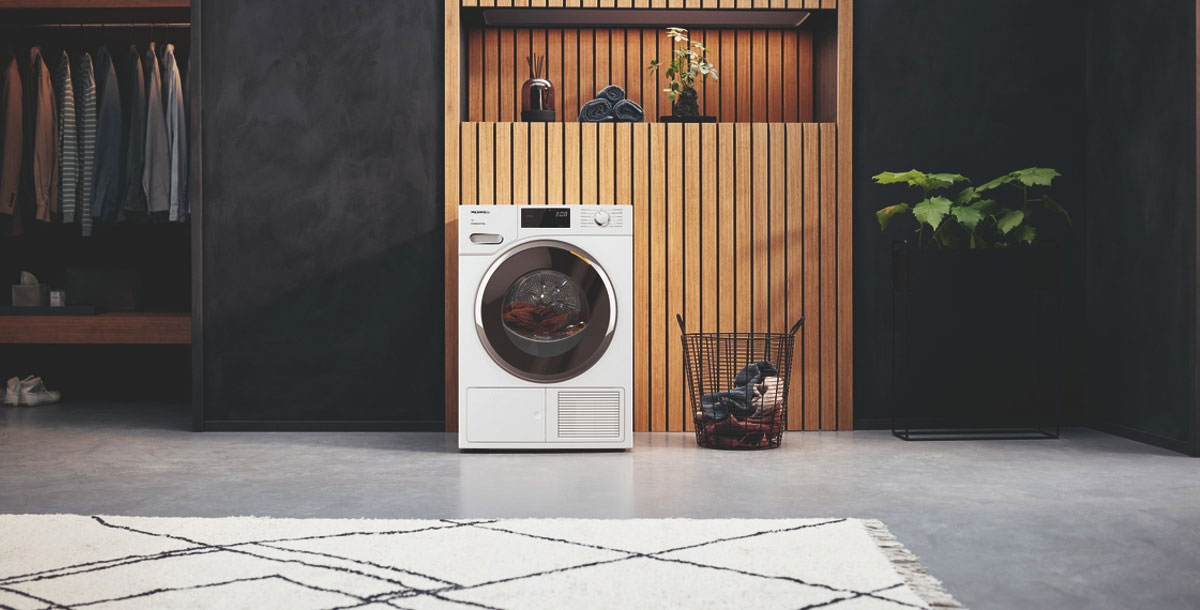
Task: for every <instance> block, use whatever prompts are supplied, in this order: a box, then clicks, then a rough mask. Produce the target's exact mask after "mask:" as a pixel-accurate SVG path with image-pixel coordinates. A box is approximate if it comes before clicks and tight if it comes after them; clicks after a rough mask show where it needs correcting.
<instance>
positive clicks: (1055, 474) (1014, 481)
mask: <svg viewBox="0 0 1200 610" xmlns="http://www.w3.org/2000/svg"><path fill="white" fill-rule="evenodd" d="M188 418H189V414H188V412H187V411H186V410H182V409H179V408H177V407H162V406H151V405H142V406H133V407H129V406H126V407H115V406H102V405H77V406H52V407H42V408H36V409H13V408H5V409H2V410H0V513H84V514H112V515H152V516H205V517H221V516H229V515H262V516H272V517H393V518H404V517H426V518H431V517H611V518H624V517H863V518H876V519H881V520H883V521H884V522H885V523H887V524H888V526H889V527H891V529H892V531H893V532H894V533H895V534H896V535H897V536H899V538H900V539H901V540H902V541H903V542H904V543H905V544H906V545H907V546H908V547H909V548H910V549H911V550H913V551H914V552H915V553H917V554H918V555H919V556H920V557H921V559H922V560H923V561H924V562H925V564H926V565H927V566H928V567H929V569H930V570H931V571H932V572H933V574H935V575H936V576H938V577H940V578H941V579H943V580H944V581H945V582H946V584H947V586H948V587H949V589H950V590H951V592H952V593H954V594H955V595H956V596H957V597H958V598H959V599H960V600H961V601H963V602H964V603H965V604H967V605H968V606H969V607H970V608H973V609H975V610H988V609H1005V610H1008V609H1036V608H1054V609H1063V608H1089V609H1103V608H1112V609H1122V610H1124V609H1130V608H1154V609H1156V610H1167V609H1174V608H1178V609H1181V610H1183V609H1187V610H1194V609H1195V608H1200V460H1197V459H1193V458H1187V457H1182V456H1179V455H1176V454H1172V453H1169V452H1166V451H1163V450H1160V449H1155V448H1153V447H1148V446H1145V445H1140V444H1138V443H1134V442H1132V441H1127V440H1123V439H1120V438H1116V437H1112V436H1108V435H1105V434H1102V433H1099V432H1094V431H1091V430H1068V431H1067V432H1066V435H1065V438H1064V439H1063V440H1060V441H1046V440H1038V441H982V442H925V443H905V442H902V441H899V440H896V439H894V438H892V437H891V436H890V435H889V434H888V433H886V432H874V431H872V432H853V433H804V434H800V433H793V434H789V435H788V436H787V438H786V439H785V441H784V447H783V448H782V449H780V450H776V451H765V452H742V453H734V452H721V451H711V450H703V449H699V448H697V447H696V446H695V442H694V440H693V438H692V437H691V436H690V435H686V434H640V435H638V436H637V441H636V447H635V448H634V449H633V450H632V451H629V452H617V453H550V454H545V455H541V454H523V453H499V454H495V453H493V454H487V453H472V454H462V453H459V452H458V450H457V449H456V448H455V438H454V437H453V436H450V435H444V434H431V433H425V434H416V433H407V434H406V433H312V432H309V433H248V432H226V433H217V432H206V433H200V434H196V433H192V432H189V431H188V421H189V419H188Z"/></svg>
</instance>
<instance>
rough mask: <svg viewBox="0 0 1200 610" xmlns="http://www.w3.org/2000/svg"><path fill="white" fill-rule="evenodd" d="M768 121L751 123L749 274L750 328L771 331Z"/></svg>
mask: <svg viewBox="0 0 1200 610" xmlns="http://www.w3.org/2000/svg"><path fill="white" fill-rule="evenodd" d="M767 133H768V132H767V124H766V123H754V124H753V125H752V126H751V133H750V143H751V146H752V151H753V152H752V153H751V163H752V164H753V165H752V169H751V172H750V191H751V197H752V198H753V201H754V203H753V208H752V212H751V214H752V218H753V220H752V221H751V224H750V240H751V241H750V248H751V251H752V252H753V254H752V256H753V259H754V267H753V268H754V272H753V274H752V275H751V276H750V282H749V284H748V285H749V286H751V287H752V289H751V291H752V293H753V303H754V306H753V307H754V309H753V312H754V313H753V317H752V321H751V324H750V328H751V329H752V330H753V331H754V332H770V331H772V330H773V329H770V328H768V326H767V323H768V322H769V321H770V317H771V313H770V312H771V291H770V285H771V241H770V235H769V233H768V232H769V231H770V227H771V222H772V220H773V218H772V217H771V211H770V208H769V207H768V204H769V196H770V192H769V190H770V183H769V179H770V175H771V174H770V172H769V171H767V170H768V165H770V159H769V158H768V156H767V155H768V154H769V150H770V149H769V148H768V141H767Z"/></svg>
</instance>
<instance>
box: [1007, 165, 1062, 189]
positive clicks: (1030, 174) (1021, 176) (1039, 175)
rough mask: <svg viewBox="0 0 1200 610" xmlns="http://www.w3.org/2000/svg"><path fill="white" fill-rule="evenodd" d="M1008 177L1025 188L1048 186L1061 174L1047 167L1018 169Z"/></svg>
mask: <svg viewBox="0 0 1200 610" xmlns="http://www.w3.org/2000/svg"><path fill="white" fill-rule="evenodd" d="M1009 175H1010V176H1012V177H1013V178H1014V179H1016V180H1019V181H1020V182H1021V184H1024V185H1025V186H1050V185H1051V184H1052V183H1053V182H1054V179H1055V178H1057V177H1059V176H1061V175H1062V174H1059V173H1058V171H1056V170H1053V169H1050V168H1048V167H1029V168H1026V169H1019V170H1017V171H1015V172H1013V173H1011V174H1009Z"/></svg>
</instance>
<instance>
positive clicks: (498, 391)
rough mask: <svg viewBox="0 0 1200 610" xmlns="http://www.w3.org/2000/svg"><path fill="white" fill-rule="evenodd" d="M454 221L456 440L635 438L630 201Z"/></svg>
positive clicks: (586, 443)
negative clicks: (624, 203)
mask: <svg viewBox="0 0 1200 610" xmlns="http://www.w3.org/2000/svg"><path fill="white" fill-rule="evenodd" d="M458 219H459V220H458V226H459V232H458V234H459V239H458V446H459V447H460V448H463V449H620V448H628V447H632V446H633V422H632V419H633V418H632V413H633V409H632V407H631V405H630V400H631V398H632V391H633V316H632V312H633V211H632V209H631V208H630V206H624V205H606V206H584V205H571V206H505V205H496V206H472V205H466V206H461V207H459V211H458Z"/></svg>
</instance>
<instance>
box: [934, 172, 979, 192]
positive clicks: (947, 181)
mask: <svg viewBox="0 0 1200 610" xmlns="http://www.w3.org/2000/svg"><path fill="white" fill-rule="evenodd" d="M928 179H929V182H928V187H929V188H930V189H944V188H946V187H949V186H954V185H955V184H957V183H959V182H970V180H969V179H968V178H967V177H966V176H964V175H962V174H929V176H928Z"/></svg>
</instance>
